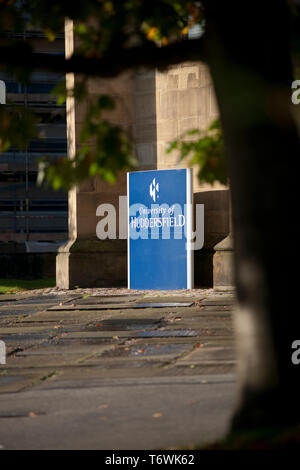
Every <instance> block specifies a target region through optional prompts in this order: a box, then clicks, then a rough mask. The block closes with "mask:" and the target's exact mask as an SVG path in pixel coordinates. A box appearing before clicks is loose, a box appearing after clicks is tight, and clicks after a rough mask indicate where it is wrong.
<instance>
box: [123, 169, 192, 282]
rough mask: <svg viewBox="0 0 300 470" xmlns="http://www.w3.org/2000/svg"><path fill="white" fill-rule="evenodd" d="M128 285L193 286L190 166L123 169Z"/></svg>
mask: <svg viewBox="0 0 300 470" xmlns="http://www.w3.org/2000/svg"><path fill="white" fill-rule="evenodd" d="M127 196H128V214H129V223H128V288H129V289H163V290H169V289H191V288H192V287H193V262H192V250H191V243H190V241H191V234H192V170H191V169H180V170H154V171H138V172H132V173H127Z"/></svg>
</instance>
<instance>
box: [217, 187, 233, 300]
mask: <svg viewBox="0 0 300 470" xmlns="http://www.w3.org/2000/svg"><path fill="white" fill-rule="evenodd" d="M228 206H229V214H228V217H229V234H228V236H227V237H226V238H224V240H222V241H221V242H220V243H218V244H217V245H215V247H214V249H215V254H214V260H213V263H214V290H216V291H233V290H235V287H234V285H235V283H234V261H233V257H234V240H233V229H232V211H231V196H230V191H228Z"/></svg>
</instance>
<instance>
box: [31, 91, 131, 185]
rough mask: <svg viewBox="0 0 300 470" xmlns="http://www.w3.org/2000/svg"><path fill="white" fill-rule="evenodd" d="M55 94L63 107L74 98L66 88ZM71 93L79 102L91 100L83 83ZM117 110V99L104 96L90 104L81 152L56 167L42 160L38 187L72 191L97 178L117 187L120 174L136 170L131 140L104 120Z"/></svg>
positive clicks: (59, 162)
mask: <svg viewBox="0 0 300 470" xmlns="http://www.w3.org/2000/svg"><path fill="white" fill-rule="evenodd" d="M61 85H63V86H61ZM53 92H54V93H58V102H60V103H61V102H62V101H63V100H64V99H66V95H67V94H70V93H66V92H65V86H64V84H60V85H59V86H58V87H56V89H55V90H54V91H53ZM71 93H72V94H74V95H75V98H77V101H83V100H84V99H86V98H87V97H86V88H85V86H84V83H83V82H79V83H78V84H77V86H76V87H75V88H74V90H72V91H71ZM114 107H115V103H114V101H113V99H112V98H111V97H110V96H107V95H101V96H99V97H98V98H97V100H96V101H94V102H93V103H91V104H89V106H88V110H87V113H86V116H85V120H84V124H83V126H82V129H81V132H80V136H79V143H80V145H79V150H78V151H77V152H76V154H75V155H74V156H73V158H72V159H69V158H61V159H60V160H57V161H55V162H54V163H49V161H48V160H47V159H46V158H44V159H42V160H41V161H40V162H39V175H38V184H42V183H43V182H44V181H45V180H46V181H47V183H48V184H51V185H52V187H53V188H54V189H55V190H58V189H61V188H63V189H66V190H68V189H69V188H70V187H72V186H74V185H75V184H78V183H80V182H81V181H84V180H85V179H87V178H89V177H92V176H95V175H100V176H101V177H102V178H103V179H104V180H106V181H108V182H110V183H114V182H115V179H116V175H117V174H118V172H119V171H120V170H124V169H126V168H133V167H134V166H135V159H134V157H133V155H132V150H131V144H130V141H129V137H128V136H127V135H126V133H125V132H124V130H123V129H122V128H121V127H120V126H117V125H113V124H111V123H110V122H109V121H108V120H106V119H103V117H102V113H103V112H104V111H107V112H109V111H112V110H113V109H114Z"/></svg>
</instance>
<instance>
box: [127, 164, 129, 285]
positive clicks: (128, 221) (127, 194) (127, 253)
mask: <svg viewBox="0 0 300 470" xmlns="http://www.w3.org/2000/svg"><path fill="white" fill-rule="evenodd" d="M129 216H130V213H129V173H128V172H127V287H128V289H130V225H129Z"/></svg>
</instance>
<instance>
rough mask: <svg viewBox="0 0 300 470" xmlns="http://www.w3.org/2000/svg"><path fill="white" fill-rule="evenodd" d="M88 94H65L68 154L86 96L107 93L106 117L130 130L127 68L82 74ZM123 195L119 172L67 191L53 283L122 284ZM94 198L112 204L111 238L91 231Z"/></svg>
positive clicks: (70, 43) (69, 26)
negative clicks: (64, 230) (65, 236)
mask: <svg viewBox="0 0 300 470" xmlns="http://www.w3.org/2000/svg"><path fill="white" fill-rule="evenodd" d="M65 41H66V56H67V57H69V56H70V55H72V54H73V51H74V36H73V23H72V21H69V20H68V21H67V22H66V27H65ZM79 79H80V77H78V76H74V74H68V75H67V77H66V82H67V88H69V89H72V88H73V87H74V85H75V82H76V80H79ZM87 83H88V97H87V99H86V100H85V101H84V102H83V103H77V102H75V100H74V98H73V97H68V98H67V103H66V106H67V139H68V155H69V158H71V159H72V158H74V155H75V153H76V151H77V149H78V147H79V134H80V129H81V126H82V124H83V121H84V118H85V112H86V110H87V106H88V104H89V103H90V102H92V101H93V100H94V99H96V98H97V96H98V95H100V94H105V93H111V94H113V96H114V98H115V101H116V109H115V110H113V111H112V112H110V113H109V116H108V117H107V118H108V119H110V120H111V122H112V123H114V124H119V125H121V126H124V128H126V129H127V130H129V131H131V130H132V122H133V93H132V83H133V82H132V77H131V73H127V74H123V75H122V76H120V77H118V78H116V79H114V80H100V79H91V78H89V79H88V80H87ZM125 195H126V174H125V172H124V173H122V174H120V175H119V177H118V180H117V183H116V184H114V185H111V184H109V183H106V182H104V181H102V180H101V179H100V178H99V177H95V178H92V179H90V180H88V181H85V182H84V183H82V184H80V185H79V186H78V187H76V188H74V189H72V190H71V191H69V240H68V241H67V242H66V243H65V244H64V245H63V246H62V247H61V248H60V249H59V252H58V254H57V258H56V283H57V285H58V286H59V287H61V288H65V289H70V288H73V287H75V286H80V287H97V286H98V287H101V286H105V285H110V286H114V285H118V286H120V285H126V282H127V280H126V277H127V243H126V240H125V239H119V226H118V219H119V218H118V215H119V196H125ZM100 204H112V205H113V206H114V208H115V209H116V216H117V218H116V220H117V227H116V228H117V231H116V236H117V238H116V239H106V240H100V239H98V238H97V236H96V226H97V223H98V222H99V220H100V218H99V217H97V216H96V210H97V207H98V206H99V205H100Z"/></svg>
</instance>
